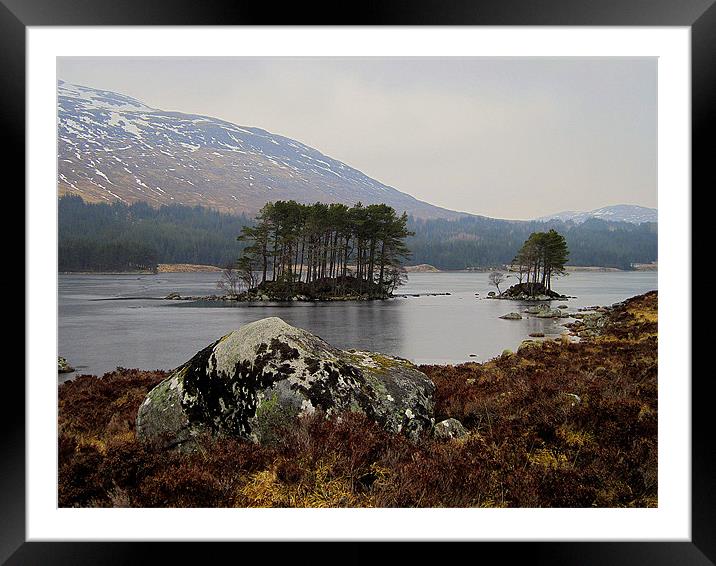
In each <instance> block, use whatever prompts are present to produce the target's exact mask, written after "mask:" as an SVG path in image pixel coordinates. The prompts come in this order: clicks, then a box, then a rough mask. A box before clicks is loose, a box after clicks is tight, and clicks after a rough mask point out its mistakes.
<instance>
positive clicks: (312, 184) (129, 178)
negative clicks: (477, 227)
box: [57, 81, 468, 218]
mask: <svg viewBox="0 0 716 566" xmlns="http://www.w3.org/2000/svg"><path fill="white" fill-rule="evenodd" d="M57 94H58V96H57V107H58V120H59V121H58V190H59V194H60V195H78V196H80V197H82V199H83V200H85V201H86V202H96V203H100V202H104V203H113V202H120V203H124V204H131V203H135V202H146V203H149V204H150V205H152V206H153V207H157V206H160V205H169V204H180V205H187V206H194V205H200V206H205V207H209V208H212V209H214V210H217V211H220V212H227V213H231V214H242V213H245V214H249V215H251V216H253V214H254V213H256V212H257V211H258V210H259V209H260V208H261V207H262V206H263V205H264V204H265V203H266V202H268V201H276V200H289V199H293V200H296V201H298V202H303V203H313V202H316V201H320V202H326V203H330V202H341V203H344V204H348V205H353V204H355V203H356V202H357V201H362V202H363V203H364V204H377V203H385V204H388V205H390V206H392V207H393V208H395V210H396V211H398V212H403V211H407V212H408V214H410V215H412V216H414V217H417V218H459V217H464V216H468V215H467V214H464V213H460V212H455V211H452V210H447V209H444V208H440V207H437V206H433V205H432V204H429V203H426V202H423V201H420V200H418V199H416V198H414V197H412V196H410V195H408V194H405V193H402V192H400V191H398V190H396V189H394V188H392V187H389V186H386V185H384V184H382V183H380V182H379V181H376V180H375V179H372V178H370V177H368V176H367V175H365V174H364V173H362V172H361V171H358V170H357V169H354V168H352V167H350V166H348V165H346V164H345V163H341V162H340V161H337V160H335V159H332V158H330V157H328V156H326V155H324V154H322V153H321V152H319V151H317V150H316V149H313V148H311V147H308V146H307V145H304V144H302V143H300V142H298V141H295V140H292V139H290V138H286V137H283V136H279V135H276V134H272V133H270V132H267V131H265V130H261V129H259V128H253V127H247V126H238V125H236V124H232V123H229V122H226V121H224V120H219V119H216V118H210V117H207V116H198V115H193V114H183V113H180V112H165V111H163V110H159V109H155V108H150V107H149V106H147V105H146V104H144V103H142V102H140V101H138V100H135V99H133V98H130V97H128V96H125V95H123V94H118V93H115V92H109V91H103V90H98V89H94V88H89V87H84V86H79V85H73V84H69V83H66V82H63V81H59V82H58V86H57Z"/></svg>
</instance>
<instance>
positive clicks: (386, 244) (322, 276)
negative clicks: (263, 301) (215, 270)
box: [224, 201, 412, 299]
mask: <svg viewBox="0 0 716 566" xmlns="http://www.w3.org/2000/svg"><path fill="white" fill-rule="evenodd" d="M407 222H408V217H407V215H406V214H405V213H403V214H402V215H398V214H397V213H396V212H395V210H394V209H393V208H392V207H390V206H388V205H386V204H371V205H368V206H364V205H363V204H361V203H360V202H359V203H357V204H356V205H355V206H353V207H348V206H346V205H344V204H337V203H331V204H324V203H320V202H317V203H315V204H311V205H306V204H301V203H298V202H295V201H277V202H271V203H267V204H266V205H265V206H264V207H263V208H262V209H261V211H260V212H259V214H258V215H257V217H256V221H255V225H253V226H245V227H244V228H243V229H242V230H241V235H240V236H239V237H238V239H239V241H241V242H243V243H244V244H245V247H244V248H243V250H242V253H241V256H240V258H239V260H238V262H237V264H236V271H237V272H238V278H239V280H240V281H241V283H242V285H243V286H244V287H245V288H246V289H248V292H249V293H251V292H254V293H258V294H262V295H267V296H269V297H270V298H289V297H290V296H294V297H295V296H305V297H307V298H311V299H313V298H326V297H333V298H335V297H356V296H357V297H362V298H386V297H389V296H390V295H391V294H392V292H393V291H394V290H395V289H396V288H397V287H398V286H400V285H401V284H402V283H403V282H404V281H405V279H406V276H405V271H404V269H403V267H402V263H403V261H404V260H405V259H407V258H408V257H409V256H410V250H409V249H408V247H407V246H406V244H405V238H407V237H408V236H410V235H412V233H411V232H410V231H409V230H408V228H407ZM224 279H226V277H225V278H224Z"/></svg>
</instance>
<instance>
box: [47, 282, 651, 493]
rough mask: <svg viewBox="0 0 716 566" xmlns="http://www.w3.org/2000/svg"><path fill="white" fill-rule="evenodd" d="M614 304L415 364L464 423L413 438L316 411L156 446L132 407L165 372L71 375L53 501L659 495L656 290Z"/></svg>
mask: <svg viewBox="0 0 716 566" xmlns="http://www.w3.org/2000/svg"><path fill="white" fill-rule="evenodd" d="M606 316H607V322H606V324H605V325H604V327H603V328H602V330H601V331H600V335H598V336H596V337H594V338H590V339H588V340H583V341H581V342H579V343H573V342H569V341H567V340H561V341H559V342H557V341H544V342H537V343H530V344H527V345H524V346H523V347H521V348H520V349H519V350H518V351H517V352H516V353H509V352H506V353H504V354H503V355H502V356H500V357H498V358H496V359H494V360H491V361H489V362H486V363H483V364H477V363H468V364H462V365H459V366H422V367H421V368H420V369H421V370H422V371H424V372H425V373H426V374H427V375H428V376H429V377H430V378H431V379H432V380H433V381H434V382H435V384H436V388H437V390H436V420H441V419H444V418H448V417H455V418H457V419H459V420H461V421H462V422H463V424H464V425H465V426H466V428H467V429H468V430H469V432H470V434H469V435H468V436H467V437H465V438H463V439H459V440H452V441H438V440H434V439H431V438H425V439H423V440H421V441H420V442H418V443H411V442H410V441H408V440H406V439H405V438H403V437H402V436H395V435H391V434H388V433H386V432H384V431H383V430H381V429H380V428H378V427H377V426H376V425H374V424H373V423H372V422H371V421H369V420H367V419H365V418H364V417H362V416H361V415H358V414H349V415H345V416H344V417H343V418H342V419H340V420H337V419H325V418H323V417H322V416H321V415H314V416H312V417H308V418H305V419H303V420H302V421H301V422H300V425H299V426H297V427H294V428H292V429H290V430H287V431H286V432H285V434H284V435H283V438H282V440H281V441H280V442H277V443H275V444H273V445H268V446H257V445H253V444H250V443H247V442H242V441H235V440H212V439H208V438H207V439H205V441H204V443H203V449H202V450H200V451H198V452H196V453H193V454H183V455H182V454H172V453H164V452H156V451H151V450H148V449H146V448H145V447H143V446H142V445H140V444H139V443H137V442H136V441H135V437H134V424H135V423H134V419H135V416H136V412H137V409H138V407H139V404H140V403H141V401H142V400H143V398H144V395H145V394H146V392H147V391H148V390H149V389H150V388H152V387H153V386H154V385H155V384H157V383H158V382H159V381H161V380H162V379H163V378H164V377H166V375H167V374H166V373H165V372H161V371H156V372H142V371H137V370H125V369H118V370H117V371H116V372H113V373H110V374H107V375H105V376H104V378H102V379H98V378H96V377H93V376H82V377H78V378H76V379H75V380H73V381H70V382H67V383H65V384H63V385H61V386H60V388H59V399H60V401H59V465H60V469H59V486H58V489H59V504H60V506H62V507H67V506H101V507H104V506H108V507H109V506H139V507H153V506H162V507H164V506H181V507H184V506H198V507H214V506H227V507H231V506H238V507H246V506H280V507H329V506H330V507H333V506H367V507H388V506H400V507H411V506H419V507H445V506H447V507H467V506H481V507H594V506H597V507H622V506H626V507H653V506H656V504H657V460H656V458H657V296H656V293H647V294H646V295H642V296H640V297H635V298H633V299H630V300H629V301H627V302H626V303H624V304H623V305H621V306H618V307H616V308H614V309H611V310H610V311H609V312H608V313H607V315H606Z"/></svg>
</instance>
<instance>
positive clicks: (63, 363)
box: [57, 356, 75, 373]
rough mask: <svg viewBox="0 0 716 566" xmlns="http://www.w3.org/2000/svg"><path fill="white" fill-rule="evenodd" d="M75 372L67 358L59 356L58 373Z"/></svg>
mask: <svg viewBox="0 0 716 566" xmlns="http://www.w3.org/2000/svg"><path fill="white" fill-rule="evenodd" d="M73 371H75V368H73V367H72V366H71V365H70V364H69V363H68V362H67V360H66V359H65V358H63V357H62V356H57V373H71V372H73Z"/></svg>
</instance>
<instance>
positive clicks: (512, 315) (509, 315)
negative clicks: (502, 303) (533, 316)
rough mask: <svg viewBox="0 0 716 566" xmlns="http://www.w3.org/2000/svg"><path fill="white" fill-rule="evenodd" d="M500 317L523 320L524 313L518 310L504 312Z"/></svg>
mask: <svg viewBox="0 0 716 566" xmlns="http://www.w3.org/2000/svg"><path fill="white" fill-rule="evenodd" d="M500 318H504V319H505V320H522V315H521V314H520V313H518V312H508V313H507V314H503V315H502V316H501V317H500Z"/></svg>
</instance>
